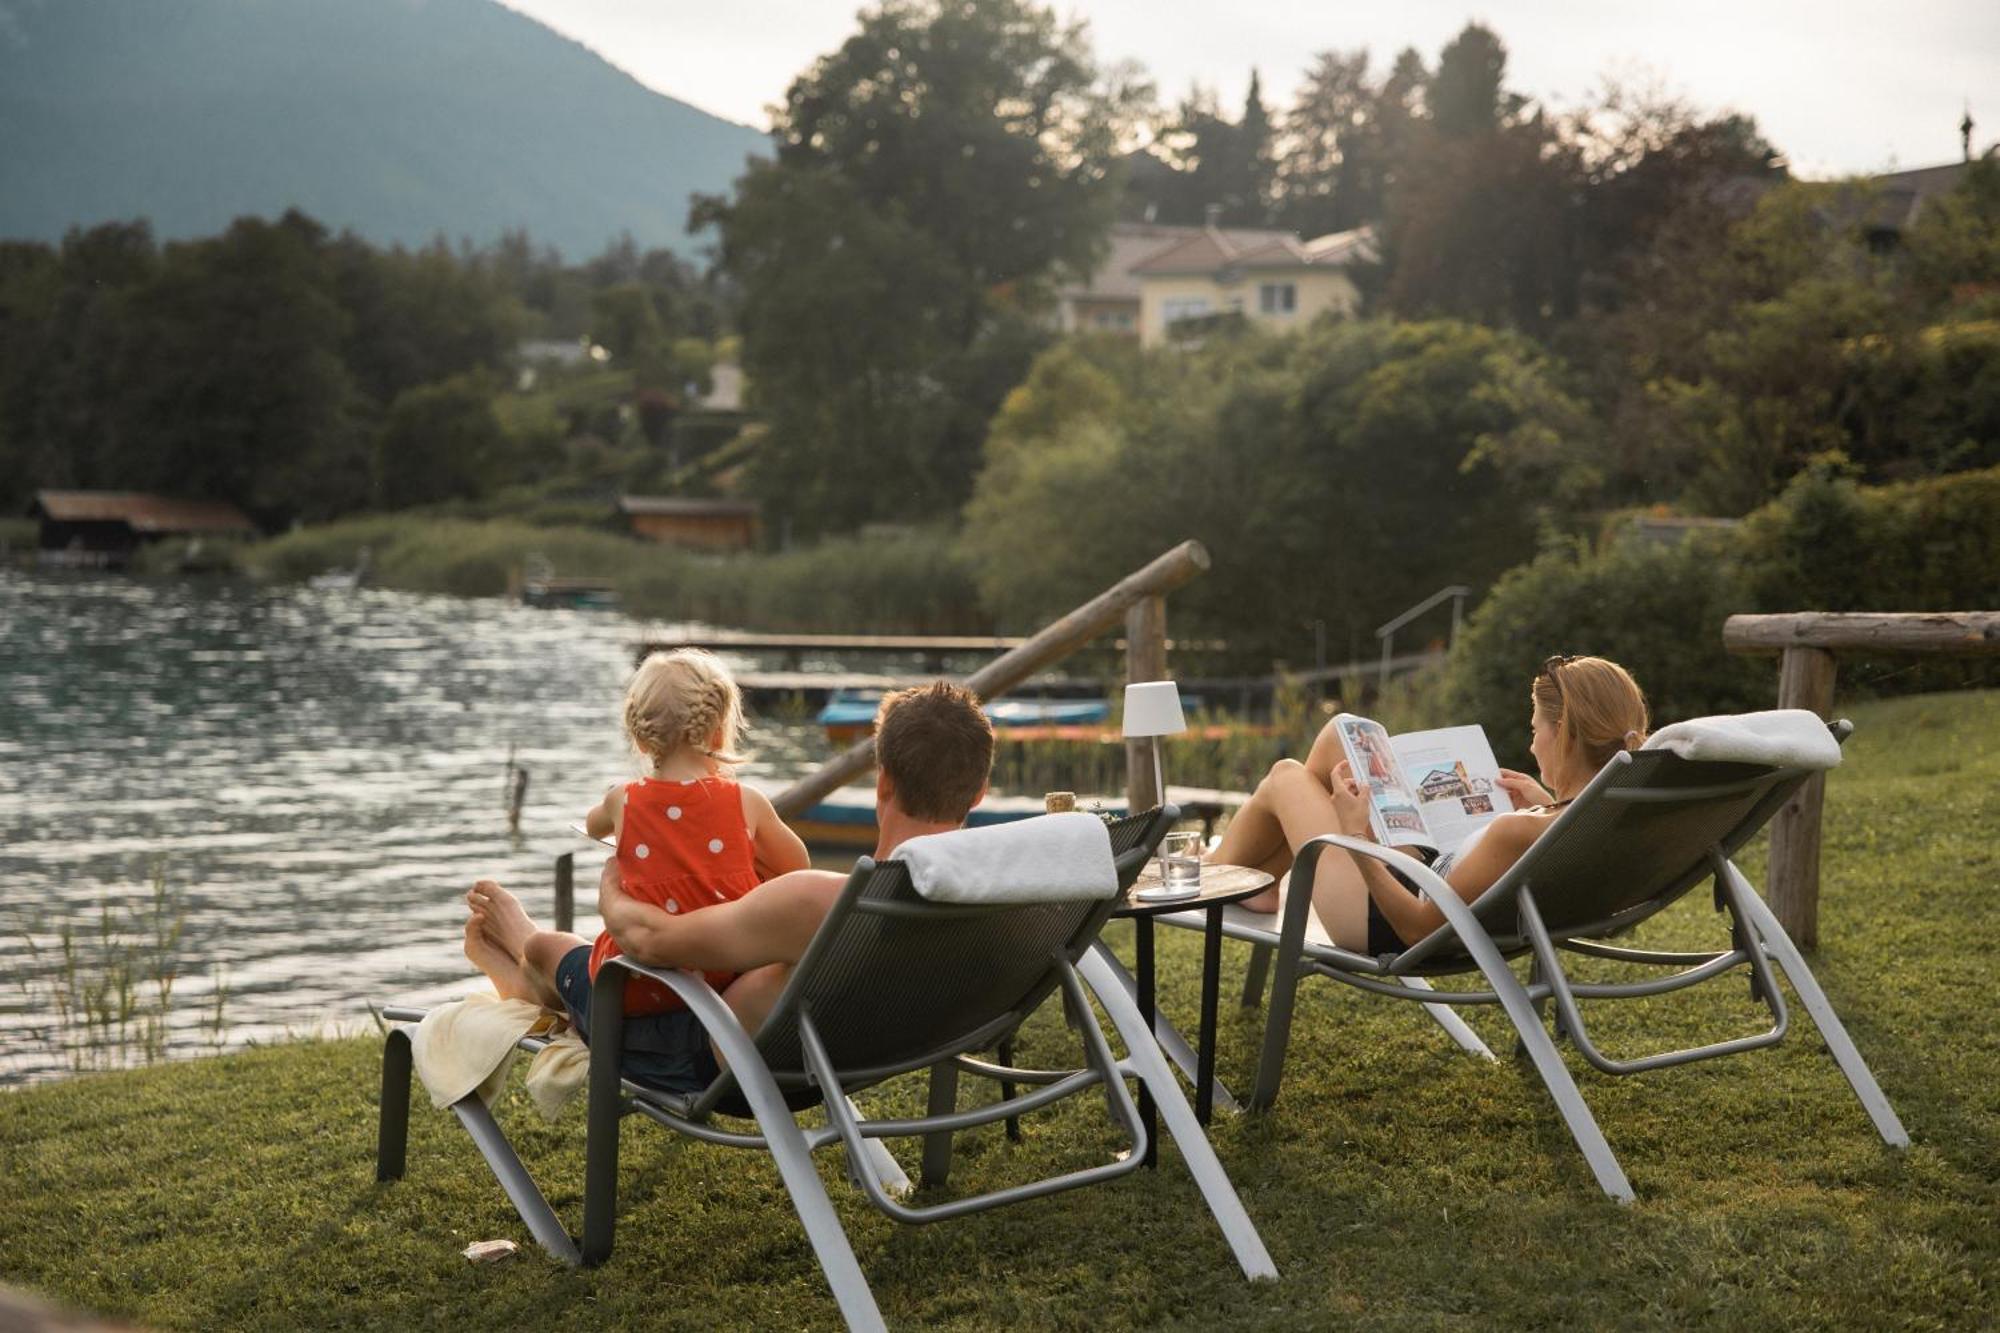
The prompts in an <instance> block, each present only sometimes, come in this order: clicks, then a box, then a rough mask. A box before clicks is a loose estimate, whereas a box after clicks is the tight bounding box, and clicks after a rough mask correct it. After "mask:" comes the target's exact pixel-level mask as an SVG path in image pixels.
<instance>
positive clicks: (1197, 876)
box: [1160, 833, 1201, 893]
mask: <svg viewBox="0 0 2000 1333" xmlns="http://www.w3.org/2000/svg"><path fill="white" fill-rule="evenodd" d="M1160 887H1161V888H1162V889H1165V890H1168V891H1169V892H1174V891H1179V892H1183V893H1186V892H1192V891H1193V890H1195V889H1199V888H1200V887H1201V834H1199V833H1169V834H1168V835H1167V836H1166V837H1165V838H1164V839H1163V840H1162V841H1161V842H1160Z"/></svg>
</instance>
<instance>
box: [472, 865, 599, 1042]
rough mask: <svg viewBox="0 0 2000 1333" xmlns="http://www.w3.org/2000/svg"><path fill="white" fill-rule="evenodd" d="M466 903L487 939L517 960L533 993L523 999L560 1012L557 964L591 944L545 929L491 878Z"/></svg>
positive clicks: (518, 966)
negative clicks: (576, 949)
mask: <svg viewBox="0 0 2000 1333" xmlns="http://www.w3.org/2000/svg"><path fill="white" fill-rule="evenodd" d="M465 901H466V904H467V905H468V906H469V907H470V908H471V909H472V920H473V921H474V922H475V923H477V925H478V926H479V928H480V929H481V931H482V932H483V933H484V934H485V936H486V938H487V940H488V941H490V942H491V943H492V944H493V945H494V947H495V948H496V949H497V950H499V951H500V952H502V953H504V954H506V955H508V956H509V957H511V958H513V959H514V960H516V964H517V969H518V971H519V974H520V977H521V980H522V982H523V983H524V984H526V985H527V987H528V988H529V990H530V992H531V993H530V994H529V995H527V996H524V997H522V998H525V999H532V1000H534V1001H535V1003H537V1004H540V1005H543V1006H545V1007H547V1008H550V1009H555V1010H557V1011H560V1010H561V1009H562V1008H563V1002H562V996H561V995H559V994H558V993H557V992H556V987H555V977H556V965H557V964H559V963H561V962H562V960H563V955H564V954H567V953H568V952H569V951H570V950H571V949H574V948H576V947H577V946H578V945H584V946H588V945H589V943H590V941H588V940H586V939H584V938H583V937H582V936H580V935H571V934H569V933H568V932H567V931H556V930H542V929H541V928H540V927H538V926H536V924H535V921H534V918H533V917H531V916H529V915H528V912H527V909H526V908H524V907H522V906H521V900H520V899H519V898H516V897H515V896H514V895H513V894H511V893H509V892H508V891H507V890H505V889H503V888H501V887H500V885H499V884H498V883H496V882H495V881H493V880H490V879H482V880H480V881H479V882H478V883H476V884H474V885H473V886H472V888H471V890H470V891H469V892H468V893H467V894H466V895H465ZM489 975H490V974H489ZM496 984H497V983H496Z"/></svg>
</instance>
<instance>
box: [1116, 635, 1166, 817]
mask: <svg viewBox="0 0 2000 1333" xmlns="http://www.w3.org/2000/svg"><path fill="white" fill-rule="evenodd" d="M1166 678H1167V599H1166V598H1164V597H1158V596H1154V597H1147V598H1144V599H1142V600H1140V601H1137V602H1134V603H1133V604H1132V606H1131V608H1130V609H1129V610H1127V611H1126V612H1125V680H1126V683H1127V684H1132V685H1137V684H1139V683H1140V682H1141V681H1148V680H1165V679H1166ZM1159 743H1160V738H1159V737H1158V736H1134V737H1132V738H1131V739H1129V740H1127V741H1126V742H1125V809H1126V810H1127V811H1129V812H1132V813H1134V814H1136V813H1137V812H1139V811H1141V810H1151V809H1152V808H1153V807H1154V806H1156V805H1158V804H1159V803H1160V801H1161V800H1162V798H1163V797H1164V796H1165V795H1166V793H1164V792H1162V791H1161V790H1160V789H1159V783H1158V781H1157V780H1156V777H1155V774H1154V769H1153V756H1154V754H1155V753H1156V752H1157V751H1156V750H1155V748H1154V747H1156V746H1158V745H1159Z"/></svg>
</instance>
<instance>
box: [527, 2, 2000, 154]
mask: <svg viewBox="0 0 2000 1333" xmlns="http://www.w3.org/2000/svg"><path fill="white" fill-rule="evenodd" d="M503 3H506V4H508V5H509V6H510V7H512V8H514V9H518V10H520V11H521V12H523V13H526V14H530V15H532V16H534V17H535V18H537V19H540V20H541V21H542V22H544V23H546V24H548V25H549V26H550V27H552V28H554V29H556V30H557V31H559V32H562V33H564V34H566V35H567V36H570V37H573V38H575V39H576V40H578V41H580V42H582V43H584V44H585V45H586V46H589V47H590V48H592V49H593V50H595V51H597V52H598V53H599V54H600V55H602V56H604V58H605V59H607V60H609V61H610V62H611V63H613V64H614V65H617V66H619V67H620V68H621V69H624V70H626V71H627V72H629V73H630V74H632V75H633V76H634V77H635V78H637V79H638V80H639V81H640V82H641V83H644V84H646V85H647V86H648V87H651V88H655V89H658V90H659V91H661V92H664V93H668V94H671V95H672V96H674V97H678V98H680V99H681V100H682V101H685V102H692V103H693V104H694V105H696V106H698V107H701V108H702V109H703V110H706V111H712V112H714V113H715V114H717V115H720V116H725V117H727V118H729V119H730V120H735V121H740V122H742V123H744V124H749V125H755V126H757V127H758V128H760V129H761V128H764V127H765V126H766V125H767V124H768V117H767V116H766V115H765V113H764V108H765V107H766V106H768V105H770V104H771V103H772V102H775V101H777V100H778V99H779V98H781V97H782V96H783V94H784V90H785V85H786V84H787V83H788V82H789V81H790V80H791V78H792V76H793V75H794V74H796V73H797V72H798V71H799V70H801V69H803V68H804V67H805V66H806V65H807V64H808V63H810V62H811V60H812V59H813V58H814V57H815V56H817V55H819V54H821V53H823V52H826V51H829V50H832V49H833V48H834V47H836V46H838V45H839V44H840V42H841V41H842V40H843V39H844V38H845V37H846V36H847V35H848V33H849V32H851V31H852V30H853V26H854V19H853V16H854V13H855V11H856V9H857V8H858V6H857V5H856V4H854V3H851V2H850V0H724V3H712V2H710V3H692V2H691V0H503ZM1056 7H1057V9H1058V11H1059V12H1061V13H1063V14H1065V15H1071V16H1075V17H1079V18H1082V19H1085V20H1087V21H1088V22H1089V24H1090V28H1091V32H1092V34H1093V36H1094V39H1095V45H1096V49H1097V52H1098V55H1099V56H1100V57H1101V58H1105V59H1110V60H1134V61H1137V62H1139V63H1140V64H1141V65H1143V66H1145V68H1146V69H1147V70H1148V71H1149V72H1150V73H1151V75H1152V77H1153V79H1154V81H1155V82H1156V83H1157V84H1158V85H1159V87H1160V91H1161V94H1162V97H1163V99H1165V100H1169V101H1171V100H1173V99H1177V98H1179V97H1180V96H1181V95H1182V94H1184V93H1185V92H1186V91H1187V89H1188V87H1189V86H1190V85H1191V84H1194V83H1197V82H1198V83H1200V84H1202V85H1203V86H1205V87H1211V88H1214V89H1215V90H1216V91H1217V92H1218V93H1219V94H1220V95H1221V97H1222V100H1223V103H1224V105H1225V106H1232V107H1235V106H1240V105H1241V104H1242V97H1243V93H1244V89H1245V86H1246V84H1247V83H1248V80H1249V71H1250V69H1251V68H1252V67H1253V66H1254V67H1255V68H1257V69H1258V70H1259V71H1261V73H1262V75H1263V83H1264V89H1265V100H1266V102H1267V104H1270V105H1273V106H1281V105H1283V104H1284V103H1285V102H1287V101H1288V100H1289V99H1290V94H1291V91H1292V89H1293V87H1294V85H1295V84H1296V82H1297V80H1298V77H1299V73H1300V71H1301V70H1302V69H1303V68H1304V67H1305V65H1306V63H1307V62H1308V60H1309V59H1310V57H1311V56H1312V54H1313V53H1315V52H1318V51H1324V50H1327V49H1330V48H1340V49H1349V48H1353V47H1357V46H1362V47H1366V48H1368V49H1369V51H1371V52H1373V53H1374V54H1375V56H1376V59H1377V61H1378V62H1379V63H1382V64H1386V63H1387V61H1388V60H1389V58H1390V57H1391V56H1392V55H1393V54H1394V53H1395V52H1396V51H1397V50H1399V49H1400V48H1402V47H1404V46H1415V47H1416V48H1417V49H1418V50H1420V51H1421V52H1423V53H1424V56H1425V58H1426V59H1427V60H1435V58H1436V55H1437V51H1438V49H1439V48H1440V47H1441V46H1443V45H1444V43H1445V42H1447V41H1449V40H1450V39H1451V36H1452V34H1454V33H1455V32H1457V31H1458V29H1459V28H1460V27H1462V26H1463V25H1464V24H1465V23H1466V21H1467V20H1468V19H1478V20H1479V21H1481V22H1484V23H1486V24H1487V25H1488V26H1489V27H1491V28H1493V30H1494V31H1496V32H1497V33H1499V34H1500V37H1501V40H1503V41H1504V42H1505V43H1506V44H1507V48H1508V51H1509V55H1510V58H1509V62H1508V74H1509V84H1510V86H1511V87H1512V88H1514V89H1515V90H1516V91H1519V92H1524V93H1527V94H1529V95H1530V96H1533V97H1537V98H1541V99H1544V100H1547V101H1552V102H1554V103H1555V104H1556V105H1558V106H1569V105H1574V104H1575V103H1577V102H1579V101H1582V100H1584V99H1585V98H1587V97H1588V96H1589V95H1590V94H1591V92H1592V91H1593V90H1594V89H1595V88H1596V87H1597V86H1598V85H1599V83H1600V82H1601V81H1602V79H1603V78H1604V77H1605V76H1607V75H1611V76H1616V77H1619V78H1620V79H1622V80H1625V81H1628V82H1629V81H1638V82H1653V83H1656V84H1658V85H1660V86H1661V87H1663V88H1664V89H1665V90H1667V91H1668V92H1670V93H1672V94H1675V95H1678V96H1680V97H1683V98H1685V99H1687V100H1690V101H1692V102H1694V103H1695V104H1697V105H1698V106H1701V107H1704V108H1709V109H1722V108H1729V109H1731V110H1737V111H1745V112H1749V113H1750V114H1752V115H1754V116H1755V117H1756V118H1757V120H1758V123H1759V124H1760V125H1761V126H1762V127H1763V130H1764V133H1765V136H1766V137H1767V138H1769V139H1770V140H1772V141H1773V142H1774V143H1776V144H1777V145H1778V147H1780V148H1781V149H1783V150H1784V151H1785V152H1786V153H1787V154H1789V155H1790V157H1791V159H1792V161H1793V164H1794V167H1795V169H1796V170H1797V171H1798V172H1799V173H1800V174H1802V175H1809V176H1824V175H1837V174H1843V173H1848V172H1858V171H1880V170H1885V169H1890V168H1894V167H1912V166H1928V165H1931V164H1934V163H1938V162H1946V161H1952V160H1955V159H1956V158H1957V157H1958V153H1959V139H1958V121H1959V117H1960V116H1961V115H1963V114H1964V112H1965V109H1966V104H1967V102H1968V101H1970V103H1971V110H1972V115H1973V119H1974V120H1975V121H1976V122H1977V123H1978V128H1977V129H1976V130H1975V131H1974V135H1973V140H1974V144H1975V146H1976V147H1983V146H1984V145H1986V144H1989V143H1992V142H1994V141H1996V140H2000V0H1680V2H1679V3H1676V4H1665V3H1661V2H1660V0H1595V3H1589V4H1586V3H1583V2H1582V0H1486V3H1484V4H1481V5H1476V6H1473V7H1468V5H1467V3H1466V0H1401V2H1400V3H1396V4H1380V3H1377V4H1368V5H1360V4H1352V3H1342V2H1341V0H1317V2H1315V0H1057V6H1056Z"/></svg>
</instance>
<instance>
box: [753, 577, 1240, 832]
mask: <svg viewBox="0 0 2000 1333" xmlns="http://www.w3.org/2000/svg"><path fill="white" fill-rule="evenodd" d="M1208 566H1209V558H1208V550H1207V548H1205V547H1204V546H1203V545H1202V544H1201V543H1200V542H1196V541H1187V542H1182V543H1181V544H1180V545H1179V546H1176V547H1174V548H1173V549H1172V550H1171V551H1168V552H1166V553H1165V554H1164V555H1162V556H1160V557H1159V558H1158V559H1156V560H1154V561H1153V562H1152V563H1151V564H1149V565H1147V566H1146V567H1145V568H1144V569H1140V570H1136V571H1134V572H1133V573H1131V574H1128V575H1126V576H1125V577H1124V578H1122V579H1120V580H1119V581H1118V582H1116V583H1114V584H1112V585H1111V586H1110V587H1109V588H1106V589H1105V590H1104V591H1103V592H1101V593H1099V594H1098V595H1097V596H1095V597H1093V598H1091V599H1090V600H1089V601H1088V602H1085V603H1084V604H1083V605H1082V606H1079V607H1077V608H1076V609H1075V610H1074V611H1071V612H1070V613H1069V614H1068V615H1066V616H1064V617H1063V618H1062V619H1060V620H1058V621H1056V622H1055V623H1054V624H1052V625H1050V626H1049V627H1048V628H1046V629H1044V630H1042V631H1041V633H1039V634H1036V635H1034V636H1033V637H1031V638H1030V639H1028V640H1027V642H1025V643H1022V644H1020V645H1019V646H1017V647H1015V648H1013V649H1011V650H1009V651H1008V652H1006V653H1003V654H1002V655H1000V656H999V657H996V658H994V659H993V660H992V661H991V662H988V663H987V664H986V665H985V666H983V667H981V668H980V669H979V670H977V671H975V672H973V673H972V674H971V675H970V676H967V677H966V678H965V681H964V684H965V687H966V688H967V689H969V690H971V691H972V692H973V693H974V694H976V695H978V696H979V697H980V698H981V699H991V698H992V697H994V696H995V695H997V694H1004V693H1005V692H1006V691H1008V690H1010V689H1012V688H1014V686H1016V685H1019V684H1020V683H1021V682H1022V681H1025V680H1027V679H1028V678H1029V677H1030V676H1032V675H1034V674H1035V673H1036V672H1038V671H1040V670H1042V669H1043V668H1045V667H1048V666H1051V665H1053V664H1054V663H1056V662H1059V661H1061V660H1062V659H1063V658H1065V657H1067V656H1069V655H1070V654H1071V653H1073V652H1075V651H1076V650H1077V649H1079V648H1081V647H1083V646H1084V645H1085V644H1087V643H1089V642H1090V641H1091V640H1092V639H1095V638H1096V637H1097V636H1098V635H1100V634H1103V633H1105V632H1106V631H1107V630H1110V629H1112V628H1113V627H1115V626H1117V625H1118V624H1119V623H1120V622H1121V621H1123V622H1124V625H1125V661H1126V679H1128V680H1133V681H1142V680H1163V679H1165V678H1166V667H1167V611H1166V595H1167V594H1168V593H1170V592H1172V591H1173V590H1174V589H1176V588H1178V587H1180V586H1181V585H1183V584H1185V583H1186V582H1188V580H1190V579H1192V578H1194V577H1196V576H1197V575H1199V574H1201V573H1202V572H1203V571H1205V570H1206V569H1207V568H1208ZM1148 753H1150V752H1145V751H1141V750H1140V749H1139V748H1138V747H1137V746H1136V744H1130V743H1128V746H1127V752H1126V759H1127V778H1126V799H1127V800H1128V801H1129V802H1130V804H1129V806H1128V807H1127V808H1129V809H1133V810H1142V809H1145V808H1147V807H1148V806H1151V805H1153V804H1155V803H1156V802H1158V800H1159V793H1158V792H1156V791H1154V790H1153V771H1152V768H1151V766H1150V764H1149V763H1147V762H1145V759H1144V755H1145V754H1148ZM873 767H875V738H874V737H872V736H869V737H865V738H864V739H862V740H858V741H856V742H855V743H854V744H853V745H851V746H849V747H848V748H847V749H846V750H844V751H842V752H841V753H840V754H838V755H835V756H834V757H833V758H832V759H830V760H828V761H827V762H826V763H825V764H824V765H822V766H821V767H820V768H819V769H818V770H817V771H816V772H813V773H810V774H808V775H807V776H805V777H803V778H801V779H799V780H798V781H797V782H795V783H793V784H792V785H791V786H789V787H787V788H785V790H784V791H782V792H780V793H779V794H778V795H777V796H775V797H773V798H772V800H771V804H773V805H774V806H776V807H777V809H778V813H779V814H780V815H783V816H784V817H786V818H787V819H789V818H792V817H793V816H795V815H798V814H799V813H800V812H802V811H804V810H806V809H808V808H809V807H810V806H812V805H813V803H814V802H816V801H818V800H820V799H821V798H822V797H824V796H826V795H827V794H828V793H829V792H831V791H833V790H834V789H835V788H837V787H839V786H841V785H842V784H843V783H846V782H847V781H848V780H849V779H851V778H857V777H860V776H861V775H862V774H863V773H866V772H868V770H870V769H872V768H873Z"/></svg>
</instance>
